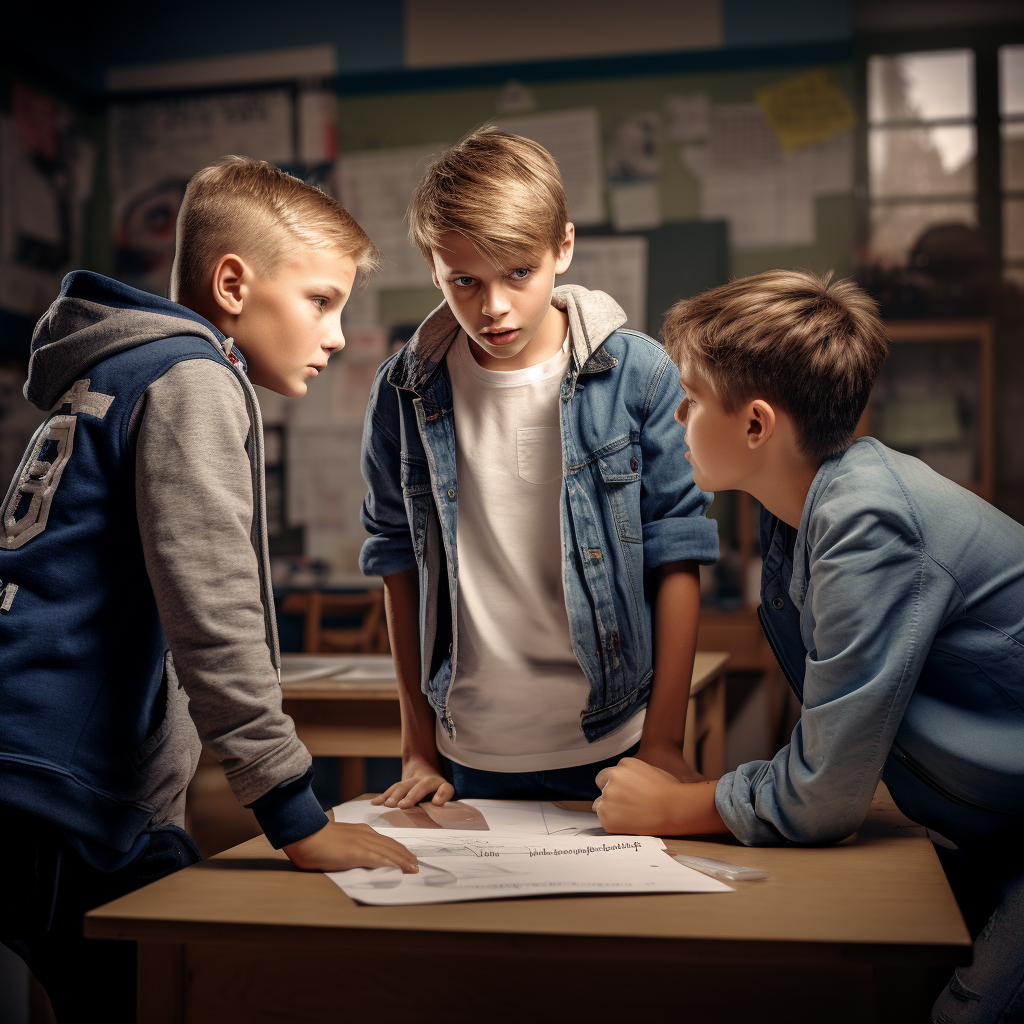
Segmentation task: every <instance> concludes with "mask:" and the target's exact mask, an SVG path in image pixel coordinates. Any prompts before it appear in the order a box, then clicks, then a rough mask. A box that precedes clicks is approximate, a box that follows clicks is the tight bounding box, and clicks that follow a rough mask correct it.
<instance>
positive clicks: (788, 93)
mask: <svg viewBox="0 0 1024 1024" xmlns="http://www.w3.org/2000/svg"><path fill="white" fill-rule="evenodd" d="M754 98H755V100H756V101H757V104H758V106H759V107H760V108H761V109H762V110H763V111H764V116H765V117H766V118H767V120H768V124H770V125H771V128H772V131H773V132H774V133H775V137H776V138H777V139H778V140H779V145H780V146H781V147H782V148H783V149H784V150H785V151H786V152H787V153H795V152H796V151H797V150H800V149H803V148H804V147H805V146H810V145H813V144H814V143H816V142H825V141H826V140H828V139H831V138H833V137H834V136H836V135H839V134H841V133H842V132H848V131H850V130H851V129H852V128H853V126H854V123H855V121H856V118H855V116H854V113H853V107H851V106H850V101H849V100H848V99H847V97H846V93H845V91H844V90H843V87H842V85H841V83H840V81H839V76H838V75H837V74H836V73H835V71H833V70H832V69H831V68H815V69H813V70H811V71H805V72H803V73H802V74H799V75H794V76H793V77H792V78H786V79H784V80H783V81H781V82H777V83H776V84H775V85H768V86H765V87H764V88H763V89H758V90H757V92H755V93H754Z"/></svg>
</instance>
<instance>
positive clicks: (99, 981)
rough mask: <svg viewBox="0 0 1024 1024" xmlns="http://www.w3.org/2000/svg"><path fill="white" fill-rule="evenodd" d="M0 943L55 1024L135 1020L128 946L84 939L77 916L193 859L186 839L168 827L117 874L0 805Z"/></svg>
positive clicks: (53, 830) (45, 825)
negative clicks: (24, 967)
mask: <svg viewBox="0 0 1024 1024" xmlns="http://www.w3.org/2000/svg"><path fill="white" fill-rule="evenodd" d="M0 837H2V838H0V878H2V879H3V885H4V895H3V898H2V899H0V941H2V942H3V943H4V945H5V946H7V947H9V948H10V949H13V950H14V952H15V953H17V954H18V955H19V956H20V957H21V958H22V959H23V960H24V961H25V963H26V964H28V966H29V969H30V970H31V971H32V973H33V974H34V975H35V976H36V978H37V980H38V981H39V982H40V984H42V986H43V987H44V988H45V989H46V992H47V994H48V995H49V997H50V1003H51V1005H52V1006H53V1011H54V1013H55V1014H56V1016H57V1020H58V1021H60V1024H72V1022H76V1021H83V1022H84V1021H88V1022H92V1021H97V1020H102V1021H104V1024H122V1022H125V1024H128V1022H132V1021H134V1020H135V943H134V942H107V941H105V940H96V939H86V938H85V937H84V936H83V934H82V917H83V915H84V914H85V912H86V911H87V910H92V909H93V907H98V906H100V905H101V904H103V903H109V902H110V900H113V899H117V897H118V896H124V895H125V893H129V892H132V891H133V890H135V889H140V888H142V886H144V885H148V884H149V883H150V882H155V881H156V880H157V879H158V878H163V877H164V875H169V874H171V872H173V871H177V870H178V869H179V868H184V867H188V865H189V864H194V863H195V862H196V861H198V860H200V859H201V858H200V856H199V850H198V849H197V848H196V844H195V843H194V842H193V841H192V839H191V837H190V836H189V835H188V834H187V833H186V832H184V831H182V830H181V829H180V828H176V827H175V826H173V825H169V826H164V827H161V828H159V829H154V830H152V831H151V832H150V838H149V843H148V844H147V846H146V848H145V849H144V850H143V851H142V853H141V854H140V856H138V857H137V858H136V859H135V860H134V861H132V863H131V864H129V865H127V866H126V867H124V868H121V870H120V871H111V872H106V871H99V870H98V869H96V868H94V867H92V866H91V865H89V864H88V863H86V862H85V861H84V860H83V859H82V858H81V857H80V856H79V855H78V853H77V852H76V851H75V849H74V847H73V846H71V844H70V843H69V842H68V841H67V839H65V838H64V836H63V834H62V833H61V831H60V829H58V828H57V827H56V826H54V825H51V824H50V823H49V822H47V821H44V820H43V819H41V818H37V817H35V815H32V814H26V813H24V812H23V811H18V810H15V809H13V808H10V807H2V806H0Z"/></svg>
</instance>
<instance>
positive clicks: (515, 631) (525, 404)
mask: <svg viewBox="0 0 1024 1024" xmlns="http://www.w3.org/2000/svg"><path fill="white" fill-rule="evenodd" d="M568 340H569V339H568V338H566V343H565V345H563V346H562V350H561V351H560V352H558V353H557V354H556V355H554V356H552V357H551V358H550V359H548V360H546V361H545V362H543V363H539V364H537V365H536V366H530V367H527V368H526V369H524V370H485V369H484V368H483V367H482V366H480V365H479V364H478V363H477V361H476V359H475V358H474V357H473V353H472V352H471V351H470V347H469V339H468V338H467V337H466V334H465V332H464V331H459V335H458V338H457V339H456V341H455V343H454V344H453V345H452V347H451V348H450V349H449V351H448V355H447V360H448V372H449V374H450V375H451V381H452V392H453V399H454V412H455V459H456V472H457V475H458V481H459V522H458V531H457V535H456V536H457V547H458V559H459V590H458V627H459V640H458V663H457V665H456V670H455V680H454V682H453V684H452V689H451V693H450V695H449V698H448V705H449V711H450V713H451V716H452V719H453V720H454V722H455V729H456V737H455V741H454V742H452V741H451V740H449V738H448V735H447V733H446V732H445V731H444V729H443V728H442V727H441V725H440V723H438V726H437V747H438V750H440V752H441V753H442V754H444V755H445V757H448V758H450V759H451V760H453V761H456V762H458V763H459V764H463V765H466V766H468V767H470V768H480V769H484V770H487V771H501V772H533V771H547V770H551V769H555V768H570V767H574V766H576V765H581V764H591V763H593V762H595V761H603V760H605V759H606V758H610V757H614V756H615V755H616V754H621V753H622V752H623V751H624V750H626V749H628V748H629V747H631V746H632V745H633V744H634V743H636V742H637V740H639V739H640V732H641V729H642V727H643V721H644V712H643V710H641V711H639V712H638V713H637V714H635V715H633V717H632V718H630V719H629V721H627V722H625V723H623V724H622V725H621V726H619V728H618V729H616V730H615V731H614V732H611V733H609V734H608V735H606V736H602V737H601V738H600V739H599V740H597V741H596V742H594V743H588V742H587V739H586V737H585V736H584V734H583V729H582V726H581V725H580V713H581V712H582V711H583V710H584V708H585V707H586V705H587V700H588V697H589V695H590V684H589V683H588V682H587V678H586V676H585V675H584V674H583V670H582V669H581V668H580V666H579V662H577V660H576V657H575V655H574V654H573V650H572V640H571V637H570V634H569V619H568V615H567V613H566V610H565V595H564V593H563V590H562V544H561V526H560V516H559V508H560V502H561V490H562V440H561V432H560V429H559V417H558V398H559V388H560V385H561V381H562V377H563V376H564V375H565V370H566V367H567V366H568V361H569V346H568Z"/></svg>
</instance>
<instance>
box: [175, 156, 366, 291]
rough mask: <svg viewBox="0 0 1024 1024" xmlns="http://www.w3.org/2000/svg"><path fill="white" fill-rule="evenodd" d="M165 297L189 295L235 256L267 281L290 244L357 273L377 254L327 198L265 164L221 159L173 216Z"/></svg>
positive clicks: (237, 158) (193, 182) (238, 158)
mask: <svg viewBox="0 0 1024 1024" xmlns="http://www.w3.org/2000/svg"><path fill="white" fill-rule="evenodd" d="M176 235H177V238H176V244H175V252H174V266H173V268H172V270H171V294H172V296H174V297H178V296H188V295H193V294H195V293H196V291H197V290H198V289H199V288H200V286H201V285H202V283H203V279H204V278H205V276H206V274H207V273H209V271H210V268H211V267H212V266H213V265H214V264H215V263H216V262H217V260H219V259H220V257H221V256H223V255H224V254H225V253H229V252H235V253H237V254H238V255H239V256H241V257H242V258H243V259H246V260H249V261H251V262H252V263H253V265H254V266H255V267H256V269H257V270H258V271H259V272H260V273H263V274H266V275H268V276H272V275H273V273H274V271H275V270H276V269H277V266H278V264H279V263H280V261H281V258H282V257H283V256H285V255H286V254H287V253H288V252H289V250H290V249H291V248H293V247H294V245H295V244H296V243H298V244H302V245H308V246H312V247H313V248H318V249H320V248H337V249H338V250H340V251H341V252H343V253H345V254H346V255H348V256H351V257H352V258H353V259H354V260H355V262H356V266H357V267H359V269H361V270H371V269H372V268H373V267H375V266H376V265H377V263H378V260H379V256H378V253H377V247H376V246H375V245H374V244H373V242H371V241H370V238H369V236H368V235H367V234H366V232H365V231H363V229H362V228H361V227H360V226H359V225H358V224H357V223H356V222H355V220H353V218H352V216H351V214H350V213H349V212H348V211H347V210H346V209H345V208H344V207H343V206H342V205H341V204H340V203H338V202H336V201H335V200H334V199H332V198H331V197H330V196H329V195H327V194H326V193H324V192H321V191H320V189H318V188H316V187H315V186H314V185H309V184H307V183H306V182H304V181H302V180H301V179H300V178H296V177H294V176H293V175H291V174H286V173H285V172H284V171H282V170H281V169H280V168H278V167H275V166H274V165H273V164H270V163H267V161H266V160H253V159H251V158H250V157H247V156H227V157H224V158H223V159H222V160H218V161H217V162H216V163H215V164H211V165H210V166H209V167H205V168H203V170H201V171H199V173H198V174H196V175H195V176H194V177H193V178H192V180H191V181H190V182H189V183H188V188H187V189H186V190H185V198H184V199H183V200H182V204H181V209H180V210H179V211H178V223H177V230H176Z"/></svg>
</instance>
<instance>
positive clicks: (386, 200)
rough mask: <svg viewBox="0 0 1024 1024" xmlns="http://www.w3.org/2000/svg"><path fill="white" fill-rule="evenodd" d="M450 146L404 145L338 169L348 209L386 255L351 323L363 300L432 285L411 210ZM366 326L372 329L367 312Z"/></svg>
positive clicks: (357, 157)
mask: <svg viewBox="0 0 1024 1024" xmlns="http://www.w3.org/2000/svg"><path fill="white" fill-rule="evenodd" d="M445 149H447V146H446V145H445V144H444V143H440V142H439V143H436V144H433V145H429V146H401V147H396V148H393V149H371V150H365V151H364V152H361V153H346V154H345V155H344V156H343V157H342V158H341V159H340V160H339V161H338V165H337V170H336V188H337V191H338V193H339V199H340V201H341V203H342V205H343V206H344V207H345V209H347V210H348V212H349V213H351V214H352V216H353V217H354V218H355V219H356V221H357V222H358V224H359V226H360V227H361V228H362V229H363V230H364V231H365V232H366V233H367V234H368V235H369V236H370V237H371V238H372V239H373V240H374V242H375V243H376V244H377V247H378V248H379V249H380V251H381V253H382V254H383V256H384V265H383V266H382V267H381V269H380V272H379V273H378V274H377V275H376V276H375V279H374V282H373V284H372V286H371V288H372V289H373V290H372V292H371V288H368V289H367V291H366V292H365V293H363V294H362V295H360V296H357V295H355V294H353V296H352V298H351V299H350V300H349V305H350V306H353V302H355V303H356V305H355V306H354V307H353V308H352V309H350V310H349V318H348V319H349V320H350V321H352V320H356V312H357V308H358V305H359V302H360V300H364V301H374V300H375V299H376V296H377V294H378V290H379V289H380V288H418V287H422V286H425V285H430V284H431V283H432V279H431V276H430V268H429V267H428V266H427V263H426V260H424V259H423V255H422V253H420V251H419V249H417V248H416V246H415V245H413V243H412V242H411V241H410V240H409V233H408V224H407V221H406V211H407V210H408V208H409V201H410V200H411V199H412V194H413V191H414V190H415V188H416V186H417V185H418V184H419V181H420V179H421V178H422V177H423V174H424V172H425V171H426V169H427V166H428V165H429V164H430V161H431V160H432V159H433V158H435V157H438V156H440V154H441V153H442V152H444V150H445ZM359 322H360V325H361V326H370V325H372V322H373V321H372V320H371V319H370V318H369V316H368V315H367V314H365V313H364V315H363V317H362V318H360V321H359Z"/></svg>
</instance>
